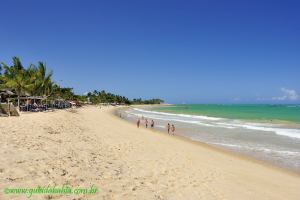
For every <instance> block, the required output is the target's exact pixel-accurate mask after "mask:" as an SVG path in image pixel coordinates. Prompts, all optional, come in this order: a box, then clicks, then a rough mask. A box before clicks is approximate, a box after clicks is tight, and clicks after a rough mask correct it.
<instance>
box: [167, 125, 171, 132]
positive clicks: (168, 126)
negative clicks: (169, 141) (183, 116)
mask: <svg viewBox="0 0 300 200" xmlns="http://www.w3.org/2000/svg"><path fill="white" fill-rule="evenodd" d="M167 128H168V134H170V128H171V126H170V123H168V125H167Z"/></svg>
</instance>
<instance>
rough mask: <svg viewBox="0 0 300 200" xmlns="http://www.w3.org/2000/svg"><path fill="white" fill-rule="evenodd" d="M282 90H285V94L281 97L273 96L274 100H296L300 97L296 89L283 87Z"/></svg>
mask: <svg viewBox="0 0 300 200" xmlns="http://www.w3.org/2000/svg"><path fill="white" fill-rule="evenodd" d="M281 91H282V92H283V95H282V96H280V97H272V100H279V101H283V100H291V101H295V100H298V99H300V96H299V95H298V94H297V92H296V91H295V90H291V89H287V88H281Z"/></svg>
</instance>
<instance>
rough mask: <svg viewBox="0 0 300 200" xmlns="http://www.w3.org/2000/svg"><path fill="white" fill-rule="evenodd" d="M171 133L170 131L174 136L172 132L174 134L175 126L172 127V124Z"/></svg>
mask: <svg viewBox="0 0 300 200" xmlns="http://www.w3.org/2000/svg"><path fill="white" fill-rule="evenodd" d="M171 131H172V134H173V135H174V132H175V126H174V124H172V128H171Z"/></svg>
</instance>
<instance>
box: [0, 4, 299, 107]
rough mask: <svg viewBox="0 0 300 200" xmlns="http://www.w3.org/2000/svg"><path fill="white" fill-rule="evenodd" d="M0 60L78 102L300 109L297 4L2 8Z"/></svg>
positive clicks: (46, 5)
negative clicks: (99, 98)
mask: <svg viewBox="0 0 300 200" xmlns="http://www.w3.org/2000/svg"><path fill="white" fill-rule="evenodd" d="M0 7H1V12H0V27H1V28H0V61H2V62H5V63H7V64H10V63H11V58H12V57H13V56H18V57H20V59H21V60H22V62H23V65H24V66H28V65H29V64H30V63H33V64H34V63H37V62H38V61H43V62H45V63H46V65H47V67H48V69H50V70H53V72H54V77H53V78H54V80H55V82H56V83H58V84H60V85H62V86H64V87H73V88H74V91H75V92H76V93H77V94H84V93H85V92H87V91H92V90H95V89H96V90H103V89H104V90H106V91H110V92H113V93H117V94H120V95H124V96H127V97H129V98H135V97H142V98H162V99H164V100H165V101H166V102H168V103H300V12H299V9H300V1H296V0H295V1H290V0H286V1H283V0H280V1H278V0H249V1H247V0H238V1H230V0H228V1H223V0H220V1H217V0H197V1H193V0H184V1H183V0H182V1H178V0H151V1H150V0H136V1H132V0H126V1H124V0H120V1H116V0H110V1H101V0H97V1H96V0H94V1H93V0H86V1H83V0H60V1H58V0H51V1H50V0H48V1H39V0H36V1H33V0H26V1H22V0H10V1H5V0H0Z"/></svg>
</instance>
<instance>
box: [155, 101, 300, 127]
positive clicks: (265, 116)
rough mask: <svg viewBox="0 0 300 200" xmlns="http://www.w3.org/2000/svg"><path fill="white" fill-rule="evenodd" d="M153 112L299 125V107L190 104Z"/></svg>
mask: <svg viewBox="0 0 300 200" xmlns="http://www.w3.org/2000/svg"><path fill="white" fill-rule="evenodd" d="M153 110H155V111H161V112H168V113H176V114H192V115H202V116H208V117H219V118H228V119H244V120H258V121H271V120H272V121H273V120H274V121H277V120H278V121H285V122H294V123H297V124H298V123H300V105H213V104H191V105H172V106H162V107H154V108H153Z"/></svg>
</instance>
